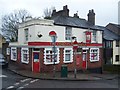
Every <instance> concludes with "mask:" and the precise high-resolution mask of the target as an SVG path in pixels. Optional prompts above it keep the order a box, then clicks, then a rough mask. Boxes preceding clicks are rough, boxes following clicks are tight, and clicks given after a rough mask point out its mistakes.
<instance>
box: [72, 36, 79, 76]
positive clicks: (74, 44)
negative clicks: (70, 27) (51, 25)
mask: <svg viewBox="0 0 120 90" xmlns="http://www.w3.org/2000/svg"><path fill="white" fill-rule="evenodd" d="M72 39H75V41H74V42H73V50H74V78H76V75H77V69H76V54H77V48H78V42H77V39H76V37H72Z"/></svg>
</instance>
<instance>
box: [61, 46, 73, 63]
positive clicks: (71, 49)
mask: <svg viewBox="0 0 120 90" xmlns="http://www.w3.org/2000/svg"><path fill="white" fill-rule="evenodd" d="M66 50H70V61H66V60H65V59H66ZM63 62H64V63H72V62H73V48H64V61H63Z"/></svg>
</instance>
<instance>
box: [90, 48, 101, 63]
mask: <svg viewBox="0 0 120 90" xmlns="http://www.w3.org/2000/svg"><path fill="white" fill-rule="evenodd" d="M92 50H97V59H95V60H93V59H92V58H91V57H92V53H94V52H91V51H92ZM99 53H100V52H99V48H90V62H96V61H99ZM94 54H95V53H94Z"/></svg>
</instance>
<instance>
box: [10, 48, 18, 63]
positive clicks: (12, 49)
mask: <svg viewBox="0 0 120 90" xmlns="http://www.w3.org/2000/svg"><path fill="white" fill-rule="evenodd" d="M13 53H15V54H16V57H14V56H13ZM11 60H13V61H16V60H17V48H16V47H11Z"/></svg>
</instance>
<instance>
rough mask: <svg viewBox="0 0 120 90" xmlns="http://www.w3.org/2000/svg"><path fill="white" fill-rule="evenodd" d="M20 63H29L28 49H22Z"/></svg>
mask: <svg viewBox="0 0 120 90" xmlns="http://www.w3.org/2000/svg"><path fill="white" fill-rule="evenodd" d="M21 61H22V63H26V64H28V63H29V49H28V48H22V49H21Z"/></svg>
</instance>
